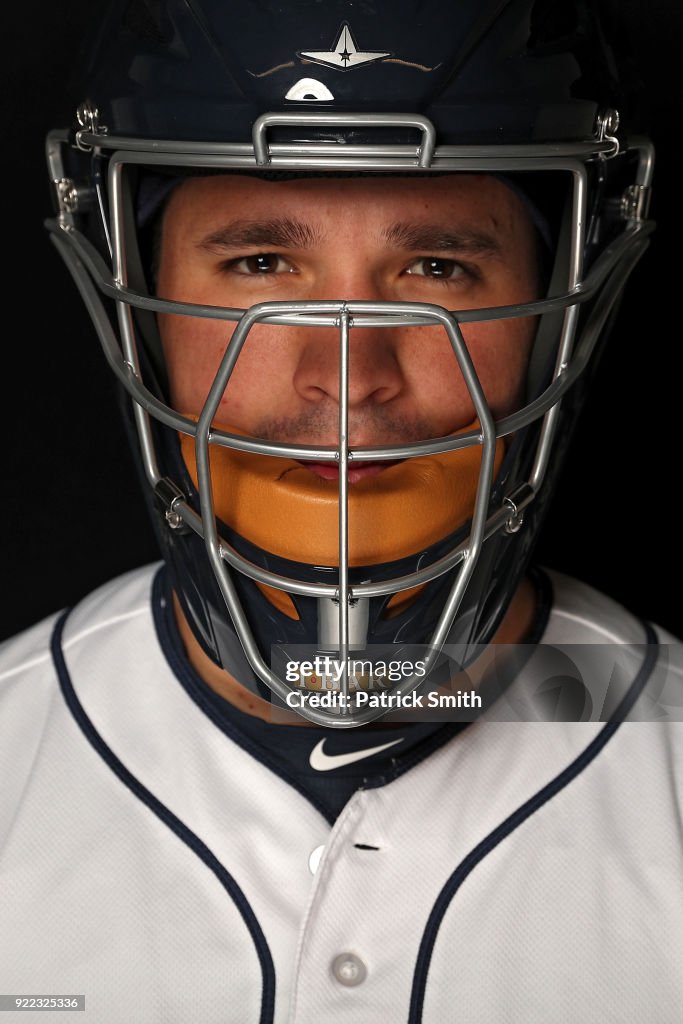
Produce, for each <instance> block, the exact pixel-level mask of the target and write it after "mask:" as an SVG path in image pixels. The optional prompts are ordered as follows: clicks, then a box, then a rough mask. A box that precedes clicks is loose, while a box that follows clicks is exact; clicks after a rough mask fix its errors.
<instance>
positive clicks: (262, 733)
mask: <svg viewBox="0 0 683 1024" xmlns="http://www.w3.org/2000/svg"><path fill="white" fill-rule="evenodd" d="M152 605H153V611H154V617H155V621H156V626H157V632H158V635H159V640H160V643H161V645H162V648H163V649H164V653H165V654H166V656H167V659H168V661H169V663H170V664H171V667H172V668H173V669H174V671H175V674H176V676H177V677H178V679H179V680H180V682H181V683H182V685H183V686H184V687H185V689H186V690H187V692H188V694H189V695H190V697H191V698H192V699H193V700H194V701H195V703H197V704H199V706H200V707H201V708H202V709H203V710H204V711H205V712H206V713H208V714H209V715H210V717H211V718H212V719H213V721H214V722H215V723H216V725H217V726H218V727H219V728H221V729H222V730H223V731H224V732H225V733H226V734H227V735H228V736H230V737H231V738H233V739H235V740H236V741H237V742H239V743H240V745H241V746H243V747H245V749H247V750H249V752H250V753H251V754H253V755H254V756H255V757H258V758H259V760H261V761H262V762H263V763H265V764H266V765H267V766H268V767H269V768H271V769H272V770H274V771H276V772H277V773H278V774H279V775H281V776H282V777H283V778H284V779H285V780H286V781H288V782H289V783H290V784H292V785H294V786H295V788H296V789H298V790H299V791H300V792H301V793H303V794H304V795H305V796H307V797H308V799H309V800H310V801H311V802H312V803H313V804H314V805H315V806H316V807H317V808H318V809H319V810H320V811H321V812H322V813H323V814H324V815H325V817H326V818H327V819H328V820H329V821H330V822H333V821H334V820H335V819H336V818H337V816H338V815H339V814H340V812H341V811H342V809H343V808H344V806H345V805H346V803H347V802H348V800H349V799H350V798H351V797H352V796H353V794H354V793H355V792H356V790H357V789H360V788H374V787H376V786H383V785H386V784H387V783H388V782H391V781H392V780H393V779H395V778H397V777H398V776H399V775H401V774H403V772H405V771H407V770H408V769H409V768H411V767H412V766H413V765H414V764H416V763H418V762H419V761H421V760H423V759H424V758H425V757H427V756H428V755H429V754H431V753H432V752H434V751H435V750H436V749H438V748H439V747H440V746H442V745H443V744H444V743H446V742H448V740H449V739H451V738H452V737H453V736H454V735H456V734H457V733H458V732H460V731H461V730H462V729H464V728H465V727H466V726H467V724H468V722H447V723H444V722H433V721H432V722H392V723H386V722H385V723H372V724H370V725H362V726H358V727H357V728H354V729H349V730H346V729H344V730H341V729H334V728H331V727H330V728H325V727H323V726H315V725H312V724H311V725H305V726H303V725H281V724H274V723H271V722H265V721H263V720H262V719H260V718H256V717H255V716H254V715H249V714H246V713H245V712H243V711H240V710H239V709H238V708H236V707H235V706H234V705H233V704H231V703H230V702H229V701H227V700H225V699H224V698H223V697H221V696H220V695H219V694H217V693H216V692H215V691H214V690H213V689H212V688H211V687H210V686H209V685H208V684H207V683H205V682H204V680H203V679H202V678H201V677H200V676H199V675H198V674H197V672H195V670H194V668H193V667H192V665H191V664H190V663H189V661H188V659H187V655H186V653H185V650H184V647H183V643H182V640H181V638H180V634H179V632H178V627H177V623H176V621H175V615H174V612H173V602H172V600H171V591H170V587H169V584H168V580H167V574H166V571H165V569H164V568H162V569H160V571H159V573H158V574H157V577H156V579H155V581H154V588H153V595H152ZM538 609H539V610H538V613H537V621H536V623H535V625H534V630H533V632H534V634H535V635H538V634H539V633H540V632H541V631H542V629H543V628H544V626H545V622H546V621H547V616H548V608H547V602H546V601H544V600H539V602H538ZM321 741H324V742H323V744H322V751H323V757H322V759H321V758H320V757H318V758H317V759H315V758H314V760H315V761H316V763H320V762H321V760H322V763H323V764H324V766H325V769H326V770H322V771H321V770H317V769H316V768H315V767H313V766H312V765H311V763H310V758H311V754H312V752H313V751H314V750H315V749H316V748H318V747H319V745H320V743H321ZM389 743H391V744H392V745H391V746H388V747H386V749H384V750H382V751H378V752H377V753H375V754H372V755H370V756H368V757H364V758H362V759H360V760H357V761H354V762H353V763H352V764H346V765H341V766H339V767H337V766H334V767H330V768H329V770H327V765H328V764H329V761H328V760H327V759H328V758H334V756H335V755H340V754H342V755H343V754H352V753H356V752H360V751H362V750H369V749H370V748H372V747H379V746H381V745H386V744H389Z"/></svg>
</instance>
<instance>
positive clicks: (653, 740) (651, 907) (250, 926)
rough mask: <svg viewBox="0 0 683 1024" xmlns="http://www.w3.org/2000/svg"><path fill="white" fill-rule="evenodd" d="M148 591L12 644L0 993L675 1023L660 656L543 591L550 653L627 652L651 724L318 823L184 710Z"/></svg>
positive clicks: (556, 739) (242, 1007) (261, 1010)
mask: <svg viewBox="0 0 683 1024" xmlns="http://www.w3.org/2000/svg"><path fill="white" fill-rule="evenodd" d="M153 575H154V570H153V569H145V570H140V571H137V572H134V573H131V574H129V575H127V576H125V577H123V578H122V579H120V580H117V581H115V582H114V583H112V584H110V585H108V586H106V587H104V588H102V589H101V590H99V591H97V592H96V593H95V594H93V595H92V596H91V597H90V598H88V599H87V600H85V601H84V602H83V603H82V604H80V605H79V606H78V607H77V608H76V609H74V610H73V611H72V612H71V613H70V615H69V616H68V617H67V619H66V621H65V622H61V621H60V622H59V624H57V620H50V621H47V622H45V623H43V624H42V625H39V626H37V627H35V628H34V629H32V630H30V631H29V632H27V633H25V634H23V635H22V636H20V637H18V638H16V639H15V640H14V641H12V642H10V643H8V644H6V645H5V646H4V647H3V648H2V649H1V650H0V779H1V783H0V786H1V793H2V796H1V799H0V991H1V992H3V993H17V994H21V993H26V994H31V993H32V994H35V995H43V994H49V993H52V994H59V993H79V994H81V993H82V994H84V995H85V1013H83V1014H82V1015H81V1014H77V1013H75V1012H71V1011H59V1016H57V1015H56V1013H51V1012H46V1013H45V1016H44V1017H41V1018H39V1019H40V1020H43V1019H45V1020H46V1021H48V1020H50V1019H52V1018H53V1017H54V1019H56V1020H59V1021H64V1020H68V1019H74V1020H75V1021H76V1022H78V1021H87V1020H91V1021H93V1022H96V1024H151V1022H155V1024H156V1022H158V1024H188V1022H193V1021H197V1022H202V1024H270V1022H276V1024H285V1022H288V1024H383V1022H391V1024H397V1022H406V1024H418V1022H424V1024H444V1022H458V1024H502V1022H513V1024H575V1022H576V1021H581V1022H589V1021H590V1022H593V1021H595V1022H600V1024H608V1022H614V1024H616V1022H619V1024H623V1022H625V1021H634V1022H636V1021H637V1022H638V1024H674V1022H675V1024H679V1022H680V1020H681V1015H682V1013H683V968H682V965H683V824H682V822H683V806H682V805H683V800H682V794H681V790H682V787H683V772H682V770H681V769H682V764H681V762H682V760H683V746H682V742H683V725H681V724H679V723H678V722H676V721H673V720H671V719H673V718H674V716H675V714H676V709H675V708H674V705H675V704H676V702H677V699H678V696H677V695H680V694H683V662H682V659H681V648H680V645H676V643H675V642H674V641H673V639H672V638H671V637H668V636H665V635H664V634H662V633H661V631H660V632H659V634H658V639H659V643H660V647H659V650H658V649H657V646H656V643H655V636H654V635H652V634H650V635H649V636H648V635H646V633H645V631H644V627H643V625H642V624H641V623H639V622H638V621H637V620H636V619H634V618H633V617H631V616H630V615H629V614H628V613H626V612H625V611H624V610H623V609H622V608H620V607H619V606H618V605H616V604H614V603H613V602H612V601H610V600H608V599H607V598H605V597H603V596H602V595H599V594H597V593H596V592H595V591H593V590H591V589H590V588H588V587H585V586H583V585H582V584H579V583H576V582H575V581H572V580H568V579H566V578H562V577H558V576H553V577H552V579H553V588H554V600H553V605H552V610H551V612H550V616H549V618H548V620H547V623H546V624H545V629H544V633H543V640H544V641H545V642H547V643H551V644H552V643H575V644H579V645H583V644H586V645H590V644H593V645H595V650H596V651H597V650H598V649H599V648H601V646H602V645H603V644H609V645H614V644H617V645H623V646H624V648H627V647H628V648H629V650H631V653H632V664H633V666H634V668H633V672H632V678H630V679H628V680H623V679H622V680H621V681H620V686H621V687H622V691H621V693H622V697H621V698H620V699H623V701H625V703H623V704H622V711H626V712H628V715H627V717H630V718H640V719H643V718H652V717H654V716H653V715H652V714H649V713H648V709H650V710H651V709H652V707H653V700H654V698H653V696H652V688H651V685H650V684H652V682H653V681H654V683H655V689H656V697H658V698H661V695H662V694H665V695H666V700H667V701H668V704H666V705H661V704H660V706H658V711H657V715H658V718H657V719H656V720H649V721H642V720H639V721H628V720H627V721H625V722H621V721H619V720H618V719H617V720H615V721H612V722H600V721H583V722H578V723H566V722H561V721H556V722H528V721H526V722H525V721H487V720H485V719H484V720H480V721H477V722H475V723H473V724H471V725H469V726H468V727H467V728H465V729H462V730H461V731H460V732H458V733H457V734H454V735H453V736H452V737H451V738H450V739H449V740H448V742H440V743H435V744H432V746H431V747H429V745H428V749H426V751H425V752H423V755H422V756H420V757H414V758H413V759H412V760H411V761H410V763H409V764H407V765H405V766H404V769H403V770H402V771H401V772H400V773H399V774H397V775H396V776H395V777H393V778H392V779H391V781H387V782H386V783H385V784H383V785H382V784H374V785H372V786H367V787H362V788H360V789H358V790H357V791H356V792H355V793H354V794H353V795H352V796H351V798H350V799H349V800H348V802H347V803H346V805H345V806H344V808H343V810H342V811H341V813H340V814H339V816H338V817H337V818H336V820H334V821H330V820H328V819H327V818H326V817H325V815H324V814H323V813H321V811H320V809H319V808H318V807H317V806H316V805H315V802H314V801H311V800H310V799H307V797H306V795H305V793H304V792H302V791H301V789H299V788H297V787H296V786H293V785H291V784H290V783H289V782H288V781H287V779H286V778H284V777H283V776H282V775H281V774H279V773H278V772H277V771H276V770H274V769H273V767H272V765H271V764H270V763H266V760H264V758H262V757H260V756H259V752H258V750H255V749H254V748H253V747H252V746H251V745H250V744H249V743H247V742H246V741H241V740H240V739H239V738H238V737H237V738H236V737H235V736H233V735H230V734H229V731H227V730H226V729H224V728H221V727H220V725H219V724H217V721H216V719H215V716H214V715H213V714H212V713H211V711H210V708H209V707H208V704H207V705H204V704H203V703H202V701H201V700H198V699H196V697H195V696H193V693H192V691H191V688H188V686H187V685H186V684H185V681H184V674H186V673H187V672H189V671H191V670H189V667H188V666H187V665H186V664H185V663H183V662H182V659H181V658H179V657H178V655H177V652H172V651H169V649H168V645H167V644H166V643H165V641H164V638H163V631H160V629H159V625H158V621H157V620H156V619H155V609H154V603H153V602H152V600H151V591H152V579H153ZM646 640H648V641H649V642H648V643H647V644H646ZM629 645H631V646H630V647H629ZM648 701H649V703H648ZM678 703H680V700H678ZM629 708H631V710H630V711H629V710H628V709H629ZM622 717H623V716H622ZM679 717H680V716H679ZM272 728H273V729H277V728H278V727H277V726H273V727H272ZM299 731H300V732H303V730H299ZM352 732H353V731H352ZM359 747H360V748H361V749H362V742H361V737H360V736H359ZM324 756H325V755H323V757H324ZM329 756H330V755H329V753H328V755H327V757H328V759H329ZM312 855H313V856H312ZM25 1019H26V1018H25V1016H24V1015H23V1013H22V1014H21V1015H20V1013H19V1012H10V1013H7V1015H6V1016H4V1015H3V1017H2V1021H3V1022H4V1021H7V1022H8V1024H9V1022H10V1021H13V1020H17V1021H24V1020H25Z"/></svg>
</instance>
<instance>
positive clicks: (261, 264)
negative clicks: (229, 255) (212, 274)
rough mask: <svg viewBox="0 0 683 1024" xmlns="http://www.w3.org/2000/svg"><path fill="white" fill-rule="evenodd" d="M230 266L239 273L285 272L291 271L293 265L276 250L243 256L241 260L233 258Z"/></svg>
mask: <svg viewBox="0 0 683 1024" xmlns="http://www.w3.org/2000/svg"><path fill="white" fill-rule="evenodd" d="M230 267H231V269H232V270H235V271H237V273H238V274H284V273H289V272H291V269H292V268H291V267H290V266H289V264H288V263H287V261H286V260H284V259H283V258H282V256H278V255H277V253H274V252H260V253H258V255H256V256H243V257H242V259H241V260H231V261H230Z"/></svg>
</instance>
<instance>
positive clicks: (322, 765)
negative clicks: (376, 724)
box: [308, 736, 403, 772]
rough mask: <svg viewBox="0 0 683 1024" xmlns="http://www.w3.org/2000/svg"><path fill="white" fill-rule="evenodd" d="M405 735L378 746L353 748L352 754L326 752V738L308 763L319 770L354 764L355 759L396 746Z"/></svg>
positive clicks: (319, 744)
mask: <svg viewBox="0 0 683 1024" xmlns="http://www.w3.org/2000/svg"><path fill="white" fill-rule="evenodd" d="M402 742H403V737H402V736H401V738H400V739H398V740H391V742H390V743H380V745H379V746H378V747H368V748H367V749H366V750H352V751H351V753H350V754H326V753H325V751H324V750H323V744H324V743H325V740H321V741H320V743H317V744H316V745H315V747H313V750H312V751H311V756H310V757H309V759H308V763H309V764H310V766H311V768H314V769H315V771H317V772H329V771H331V770H332V769H333V768H343V766H344V765H345V764H353V763H354V761H362V760H363V758H364V757H371V756H372V755H373V754H379V752H380V750H388V749H389V747H395V746H396V744H397V743H402Z"/></svg>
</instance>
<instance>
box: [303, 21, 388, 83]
mask: <svg viewBox="0 0 683 1024" xmlns="http://www.w3.org/2000/svg"><path fill="white" fill-rule="evenodd" d="M297 56H298V57H300V58H301V59H302V60H309V61H311V62H312V63H313V64H324V65H325V66H326V67H328V68H336V69H337V70H338V71H349V70H350V69H351V68H357V67H360V65H361V64H372V63H373V62H374V61H376V60H382V58H383V57H391V53H389V52H388V51H386V52H385V51H383V50H359V49H358V46H357V45H356V40H355V39H354V38H353V33H352V32H351V26H350V25H349V23H348V22H347V21H345V22H344V23H343V25H342V26H341V28H340V29H339V34H338V36H337V39H336V42H335V43H334V45H333V47H332V49H331V50H299V51H298V53H297Z"/></svg>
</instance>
